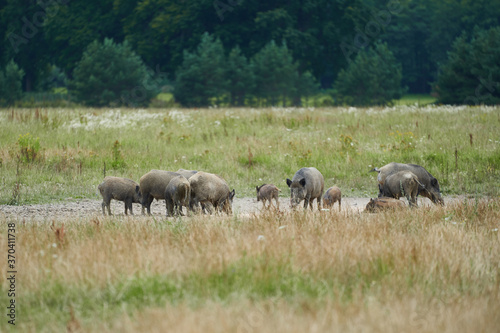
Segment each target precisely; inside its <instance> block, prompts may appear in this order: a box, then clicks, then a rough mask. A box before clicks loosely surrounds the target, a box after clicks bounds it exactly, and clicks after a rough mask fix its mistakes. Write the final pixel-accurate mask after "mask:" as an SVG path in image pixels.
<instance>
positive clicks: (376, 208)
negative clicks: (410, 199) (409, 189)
mask: <svg viewBox="0 0 500 333" xmlns="http://www.w3.org/2000/svg"><path fill="white" fill-rule="evenodd" d="M404 207H406V205H405V204H404V202H403V201H401V200H398V199H394V198H387V197H381V198H375V199H370V202H368V203H367V204H366V208H365V212H369V213H377V212H380V211H383V210H390V209H392V210H395V209H400V208H404Z"/></svg>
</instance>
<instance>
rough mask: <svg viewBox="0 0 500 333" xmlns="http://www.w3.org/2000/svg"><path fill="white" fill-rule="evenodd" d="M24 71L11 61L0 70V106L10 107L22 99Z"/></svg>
mask: <svg viewBox="0 0 500 333" xmlns="http://www.w3.org/2000/svg"><path fill="white" fill-rule="evenodd" d="M23 76H24V71H23V70H22V69H20V68H19V66H17V64H16V63H15V62H14V61H13V60H11V61H9V63H7V65H6V66H5V69H3V70H1V69H0V105H12V104H14V102H16V101H18V100H20V99H21V97H22V87H21V86H22V79H23Z"/></svg>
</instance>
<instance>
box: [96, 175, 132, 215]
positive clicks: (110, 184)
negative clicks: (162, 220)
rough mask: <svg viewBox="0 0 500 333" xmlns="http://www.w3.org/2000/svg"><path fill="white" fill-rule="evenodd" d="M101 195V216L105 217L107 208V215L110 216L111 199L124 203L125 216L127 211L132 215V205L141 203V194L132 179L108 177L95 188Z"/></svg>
mask: <svg viewBox="0 0 500 333" xmlns="http://www.w3.org/2000/svg"><path fill="white" fill-rule="evenodd" d="M97 188H98V189H99V192H100V193H101V195H102V205H101V206H102V214H103V215H106V213H105V208H106V207H107V208H108V214H109V215H111V207H110V206H111V205H110V204H111V199H114V200H118V201H123V202H124V203H125V215H127V210H130V214H131V215H133V214H134V213H133V210H132V203H141V193H140V191H139V184H137V183H136V182H135V181H133V180H132V179H128V178H121V177H112V176H108V177H106V178H104V180H103V182H102V183H101V184H99V186H97Z"/></svg>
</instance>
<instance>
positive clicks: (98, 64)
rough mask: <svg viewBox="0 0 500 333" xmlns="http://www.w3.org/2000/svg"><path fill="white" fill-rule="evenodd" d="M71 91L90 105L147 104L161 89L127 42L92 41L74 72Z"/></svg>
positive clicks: (70, 84)
mask: <svg viewBox="0 0 500 333" xmlns="http://www.w3.org/2000/svg"><path fill="white" fill-rule="evenodd" d="M69 91H70V92H71V93H72V94H73V96H74V97H75V98H76V99H77V101H79V102H82V103H84V104H86V105H89V106H116V105H128V106H143V105H147V104H148V103H149V101H150V100H151V98H153V97H154V96H156V95H157V94H158V92H159V85H158V84H156V82H155V81H153V78H152V76H151V74H150V72H148V70H147V69H146V66H145V65H144V63H143V62H142V60H141V58H140V57H139V56H138V55H136V54H135V52H134V51H132V49H131V48H130V46H129V45H128V43H127V42H124V43H123V44H115V43H114V42H113V40H112V39H107V38H106V39H105V40H104V42H103V43H102V44H101V43H99V42H98V41H94V42H92V43H91V44H90V45H89V46H88V47H87V49H86V50H85V52H84V53H83V57H82V59H81V60H80V62H79V63H78V64H77V66H76V68H75V70H74V72H73V80H72V81H70V83H69Z"/></svg>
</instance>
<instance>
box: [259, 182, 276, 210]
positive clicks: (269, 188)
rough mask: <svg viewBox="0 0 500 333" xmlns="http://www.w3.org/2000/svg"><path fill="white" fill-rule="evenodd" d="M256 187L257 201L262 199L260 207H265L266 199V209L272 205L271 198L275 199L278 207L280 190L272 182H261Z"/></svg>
mask: <svg viewBox="0 0 500 333" xmlns="http://www.w3.org/2000/svg"><path fill="white" fill-rule="evenodd" d="M255 188H256V189H257V201H262V208H266V201H269V205H268V207H267V208H268V209H269V208H271V206H272V205H273V202H272V200H273V199H274V200H275V201H276V208H277V209H278V210H279V209H280V202H279V200H278V198H279V192H281V190H280V189H279V188H277V187H276V186H275V185H273V184H262V185H260V186H256V187H255Z"/></svg>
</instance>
